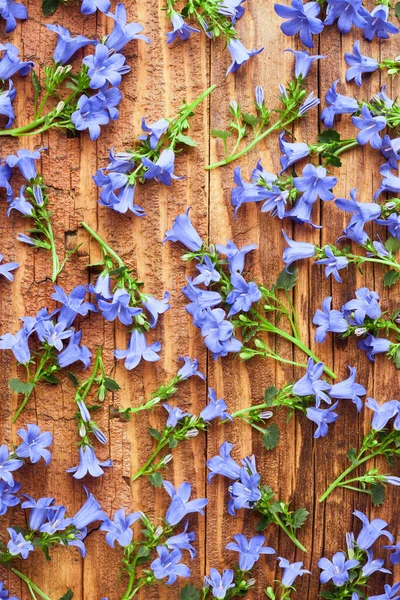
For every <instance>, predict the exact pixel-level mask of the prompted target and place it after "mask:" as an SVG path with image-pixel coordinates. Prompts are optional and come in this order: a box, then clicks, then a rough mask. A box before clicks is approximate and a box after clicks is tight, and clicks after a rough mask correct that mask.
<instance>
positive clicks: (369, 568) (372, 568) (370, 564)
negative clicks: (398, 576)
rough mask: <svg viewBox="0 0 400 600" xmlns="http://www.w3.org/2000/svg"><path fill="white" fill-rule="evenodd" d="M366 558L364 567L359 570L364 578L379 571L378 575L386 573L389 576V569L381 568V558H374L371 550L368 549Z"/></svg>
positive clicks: (382, 562) (382, 563) (382, 561)
mask: <svg viewBox="0 0 400 600" xmlns="http://www.w3.org/2000/svg"><path fill="white" fill-rule="evenodd" d="M367 556H368V560H367V562H366V563H365V565H364V566H363V568H362V569H361V572H362V574H363V575H365V576H366V577H369V576H370V575H372V574H373V573H376V572H377V571H379V572H380V573H388V574H389V575H390V574H391V571H389V569H384V568H382V567H383V565H384V564H385V561H384V559H383V558H374V553H373V550H372V548H368V550H367Z"/></svg>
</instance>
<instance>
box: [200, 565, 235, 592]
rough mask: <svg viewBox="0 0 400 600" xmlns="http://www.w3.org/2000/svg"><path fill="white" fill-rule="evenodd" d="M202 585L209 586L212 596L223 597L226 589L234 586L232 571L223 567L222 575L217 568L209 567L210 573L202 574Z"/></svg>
mask: <svg viewBox="0 0 400 600" xmlns="http://www.w3.org/2000/svg"><path fill="white" fill-rule="evenodd" d="M204 587H205V588H211V592H212V595H213V597H214V598H219V599H223V598H225V596H226V594H227V591H228V590H229V589H231V588H234V587H235V584H234V583H233V571H232V570H231V569H224V571H223V572H222V575H221V574H220V572H219V571H217V569H213V568H211V569H210V574H209V575H205V576H204Z"/></svg>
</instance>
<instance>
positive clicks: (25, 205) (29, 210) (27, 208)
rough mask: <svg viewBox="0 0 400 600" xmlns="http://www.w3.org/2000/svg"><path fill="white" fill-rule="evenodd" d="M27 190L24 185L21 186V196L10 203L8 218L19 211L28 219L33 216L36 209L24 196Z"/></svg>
mask: <svg viewBox="0 0 400 600" xmlns="http://www.w3.org/2000/svg"><path fill="white" fill-rule="evenodd" d="M25 189H26V187H25V186H24V185H23V186H21V189H20V192H19V196H16V197H15V198H13V199H12V200H11V202H10V203H9V205H8V209H7V217H9V216H10V213H11V211H12V210H17V211H18V212H19V213H21V215H24V216H26V217H31V216H32V215H33V212H34V208H33V206H32V204H31V203H30V202H29V201H28V200H27V199H26V198H25V196H24V192H25ZM30 239H31V238H30Z"/></svg>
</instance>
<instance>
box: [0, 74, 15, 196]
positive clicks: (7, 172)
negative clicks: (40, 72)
mask: <svg viewBox="0 0 400 600" xmlns="http://www.w3.org/2000/svg"><path fill="white" fill-rule="evenodd" d="M11 83H12V82H11ZM0 101H1V94H0ZM2 163H3V161H2V159H1V158H0V187H2V188H4V189H5V190H6V191H7V202H9V201H10V200H11V198H12V195H13V190H12V187H11V185H10V183H9V179H10V177H11V175H12V170H11V167H9V166H8V164H7V163H6V162H4V164H2Z"/></svg>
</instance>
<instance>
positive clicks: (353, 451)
mask: <svg viewBox="0 0 400 600" xmlns="http://www.w3.org/2000/svg"><path fill="white" fill-rule="evenodd" d="M346 456H347V458H348V459H349V461H350V462H351V464H352V465H356V464H357V459H356V456H357V450H356V449H355V448H349V449H348V451H347V454H346Z"/></svg>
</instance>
